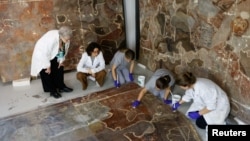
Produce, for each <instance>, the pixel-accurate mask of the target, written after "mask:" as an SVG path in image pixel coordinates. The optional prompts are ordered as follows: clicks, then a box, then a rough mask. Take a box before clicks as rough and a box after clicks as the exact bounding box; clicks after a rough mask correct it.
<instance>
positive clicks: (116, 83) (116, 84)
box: [114, 80, 121, 88]
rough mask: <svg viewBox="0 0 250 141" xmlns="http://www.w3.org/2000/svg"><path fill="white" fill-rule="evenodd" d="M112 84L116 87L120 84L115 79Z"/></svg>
mask: <svg viewBox="0 0 250 141" xmlns="http://www.w3.org/2000/svg"><path fill="white" fill-rule="evenodd" d="M114 85H115V87H116V88H119V87H120V86H121V84H120V83H119V81H117V80H114Z"/></svg>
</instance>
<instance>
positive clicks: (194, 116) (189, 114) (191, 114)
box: [188, 111, 201, 119]
mask: <svg viewBox="0 0 250 141" xmlns="http://www.w3.org/2000/svg"><path fill="white" fill-rule="evenodd" d="M188 116H189V117H190V118H191V119H197V118H199V117H200V116H201V115H200V114H199V111H195V112H188Z"/></svg>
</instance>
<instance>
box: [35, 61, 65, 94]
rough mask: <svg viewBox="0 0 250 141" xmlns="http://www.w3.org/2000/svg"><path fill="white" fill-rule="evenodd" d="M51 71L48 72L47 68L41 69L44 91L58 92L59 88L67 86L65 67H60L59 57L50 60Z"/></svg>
mask: <svg viewBox="0 0 250 141" xmlns="http://www.w3.org/2000/svg"><path fill="white" fill-rule="evenodd" d="M50 64H51V66H50V67H51V73H50V74H48V73H46V72H45V71H46V69H43V70H41V72H40V77H41V80H42V85H43V90H44V92H56V90H57V89H61V88H63V87H66V85H65V84H64V67H63V66H61V67H60V68H58V65H59V63H58V62H57V57H55V58H54V59H53V60H51V61H50Z"/></svg>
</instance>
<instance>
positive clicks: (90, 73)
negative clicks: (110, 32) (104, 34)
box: [76, 42, 106, 90]
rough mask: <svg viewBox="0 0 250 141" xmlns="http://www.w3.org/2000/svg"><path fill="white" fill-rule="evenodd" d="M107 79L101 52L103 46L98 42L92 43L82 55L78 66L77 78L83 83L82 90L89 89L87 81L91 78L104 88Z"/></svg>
mask: <svg viewBox="0 0 250 141" xmlns="http://www.w3.org/2000/svg"><path fill="white" fill-rule="evenodd" d="M105 77H106V71H105V60H104V58H103V53H102V51H101V46H100V45H99V44H98V43H96V42H91V43H90V44H89V45H88V46H87V48H86V51H85V52H84V53H83V54H82V57H81V60H80V61H79V63H78V65H77V74H76V78H77V79H78V80H79V81H80V82H81V84H82V89H83V90H85V89H87V87H88V82H87V79H88V78H90V79H92V80H93V81H95V82H96V84H97V85H98V86H100V87H102V86H103V84H104V81H105Z"/></svg>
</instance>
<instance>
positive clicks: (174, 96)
mask: <svg viewBox="0 0 250 141" xmlns="http://www.w3.org/2000/svg"><path fill="white" fill-rule="evenodd" d="M180 100H181V96H180V95H177V94H173V95H172V105H173V107H175V103H176V102H179V101H180ZM173 112H175V111H173Z"/></svg>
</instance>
